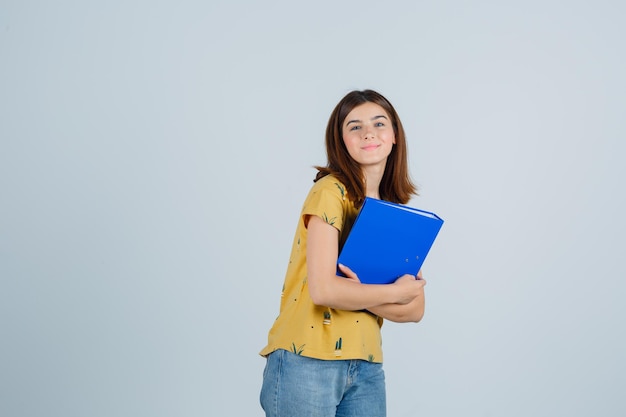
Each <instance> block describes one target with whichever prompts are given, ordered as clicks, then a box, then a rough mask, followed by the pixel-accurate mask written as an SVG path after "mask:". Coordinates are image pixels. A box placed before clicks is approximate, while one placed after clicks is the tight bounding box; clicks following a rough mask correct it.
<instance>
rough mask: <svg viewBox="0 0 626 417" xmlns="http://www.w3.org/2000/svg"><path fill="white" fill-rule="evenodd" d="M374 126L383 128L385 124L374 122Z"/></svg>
mask: <svg viewBox="0 0 626 417" xmlns="http://www.w3.org/2000/svg"><path fill="white" fill-rule="evenodd" d="M374 126H376V127H383V126H385V124H384V123H383V122H376V124H375V125H374Z"/></svg>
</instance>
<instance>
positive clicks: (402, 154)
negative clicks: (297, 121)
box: [314, 90, 417, 207]
mask: <svg viewBox="0 0 626 417" xmlns="http://www.w3.org/2000/svg"><path fill="white" fill-rule="evenodd" d="M368 102H370V103H375V104H378V105H379V106H380V107H382V108H383V109H384V110H385V111H386V112H387V114H388V115H389V117H390V118H391V122H392V125H393V131H394V134H395V137H396V143H395V145H394V146H393V148H392V150H391V153H390V154H389V157H388V158H387V164H386V165H385V172H384V174H383V178H382V180H381V182H380V187H379V193H380V198H381V199H383V200H387V201H392V202H394V203H401V204H406V203H408V202H409V200H410V199H411V196H412V195H415V194H417V188H416V187H415V185H414V184H413V182H412V181H411V178H410V176H409V168H408V156H407V145H406V137H405V135H404V128H403V127H402V123H401V122H400V118H399V117H398V113H396V110H395V109H394V108H393V106H392V105H391V103H390V102H389V100H387V99H386V98H385V97H383V96H382V95H381V94H379V93H377V92H376V91H373V90H363V91H358V90H355V91H351V92H350V93H348V94H347V95H346V96H345V97H344V98H342V99H341V101H340V102H339V103H338V104H337V106H336V107H335V109H334V110H333V112H332V113H331V115H330V118H329V119H328V125H327V126H326V156H327V158H328V162H327V165H326V166H325V167H321V166H316V167H315V168H316V169H317V170H318V173H317V175H316V177H315V180H314V181H318V180H319V179H320V178H323V177H325V176H326V175H329V174H332V175H333V176H335V177H337V179H338V180H339V181H341V182H342V183H343V184H344V185H345V186H346V188H347V191H348V198H349V199H350V200H351V201H352V202H353V203H354V204H355V205H356V206H357V207H360V205H361V204H362V202H363V200H364V199H365V179H364V178H363V171H362V170H361V167H360V166H359V164H358V163H357V162H356V161H355V160H354V159H352V157H351V156H350V154H349V153H348V149H347V148H346V145H345V143H344V141H343V134H342V127H343V122H344V121H345V119H346V117H348V114H349V113H350V112H351V111H352V110H353V109H354V108H355V107H357V106H359V105H361V104H364V103H368Z"/></svg>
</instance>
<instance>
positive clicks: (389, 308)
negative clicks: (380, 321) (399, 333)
mask: <svg viewBox="0 0 626 417" xmlns="http://www.w3.org/2000/svg"><path fill="white" fill-rule="evenodd" d="M424 309H425V299H424V294H423V293H422V294H421V295H420V296H418V297H416V298H415V299H414V300H413V301H411V302H410V303H408V304H394V303H389V304H381V305H377V306H374V307H370V308H368V309H367V310H368V311H370V312H371V313H373V314H376V315H377V316H380V317H382V318H384V319H387V320H390V321H393V322H396V323H408V322H414V323H417V322H419V321H420V320H422V318H423V317H424Z"/></svg>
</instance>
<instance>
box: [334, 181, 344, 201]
mask: <svg viewBox="0 0 626 417" xmlns="http://www.w3.org/2000/svg"><path fill="white" fill-rule="evenodd" d="M335 185H336V186H337V188H339V192H340V193H341V199H342V200H345V199H346V189H345V188H343V185H341V184H339V183H338V182H336V183H335Z"/></svg>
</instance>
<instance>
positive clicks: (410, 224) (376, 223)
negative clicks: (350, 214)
mask: <svg viewBox="0 0 626 417" xmlns="http://www.w3.org/2000/svg"><path fill="white" fill-rule="evenodd" d="M441 226H443V220H442V219H441V218H440V217H439V216H437V215H436V214H435V213H431V212H428V211H423V210H418V209H416V208H413V207H409V206H406V205H401V204H395V203H390V202H388V201H383V200H377V199H374V198H370V197H366V198H365V202H364V203H363V205H362V206H361V210H360V211H359V214H358V216H357V218H356V220H355V221H354V225H353V226H352V229H351V230H350V232H349V234H348V238H347V239H346V241H345V243H344V245H343V248H341V252H340V254H339V259H338V263H340V264H343V265H346V266H347V267H349V268H350V269H352V271H354V272H355V273H356V274H357V276H358V277H359V280H360V281H361V282H362V283H365V284H389V283H392V282H394V281H395V280H396V279H398V278H399V277H401V276H402V275H404V274H411V275H416V274H417V273H418V272H419V270H420V268H421V267H422V264H423V263H424V260H425V259H426V255H428V252H429V251H430V249H431V247H432V245H433V243H434V242H435V239H436V237H437V234H438V233H439V230H440V229H441ZM338 274H339V275H343V274H342V273H341V272H340V271H339V270H338Z"/></svg>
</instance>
